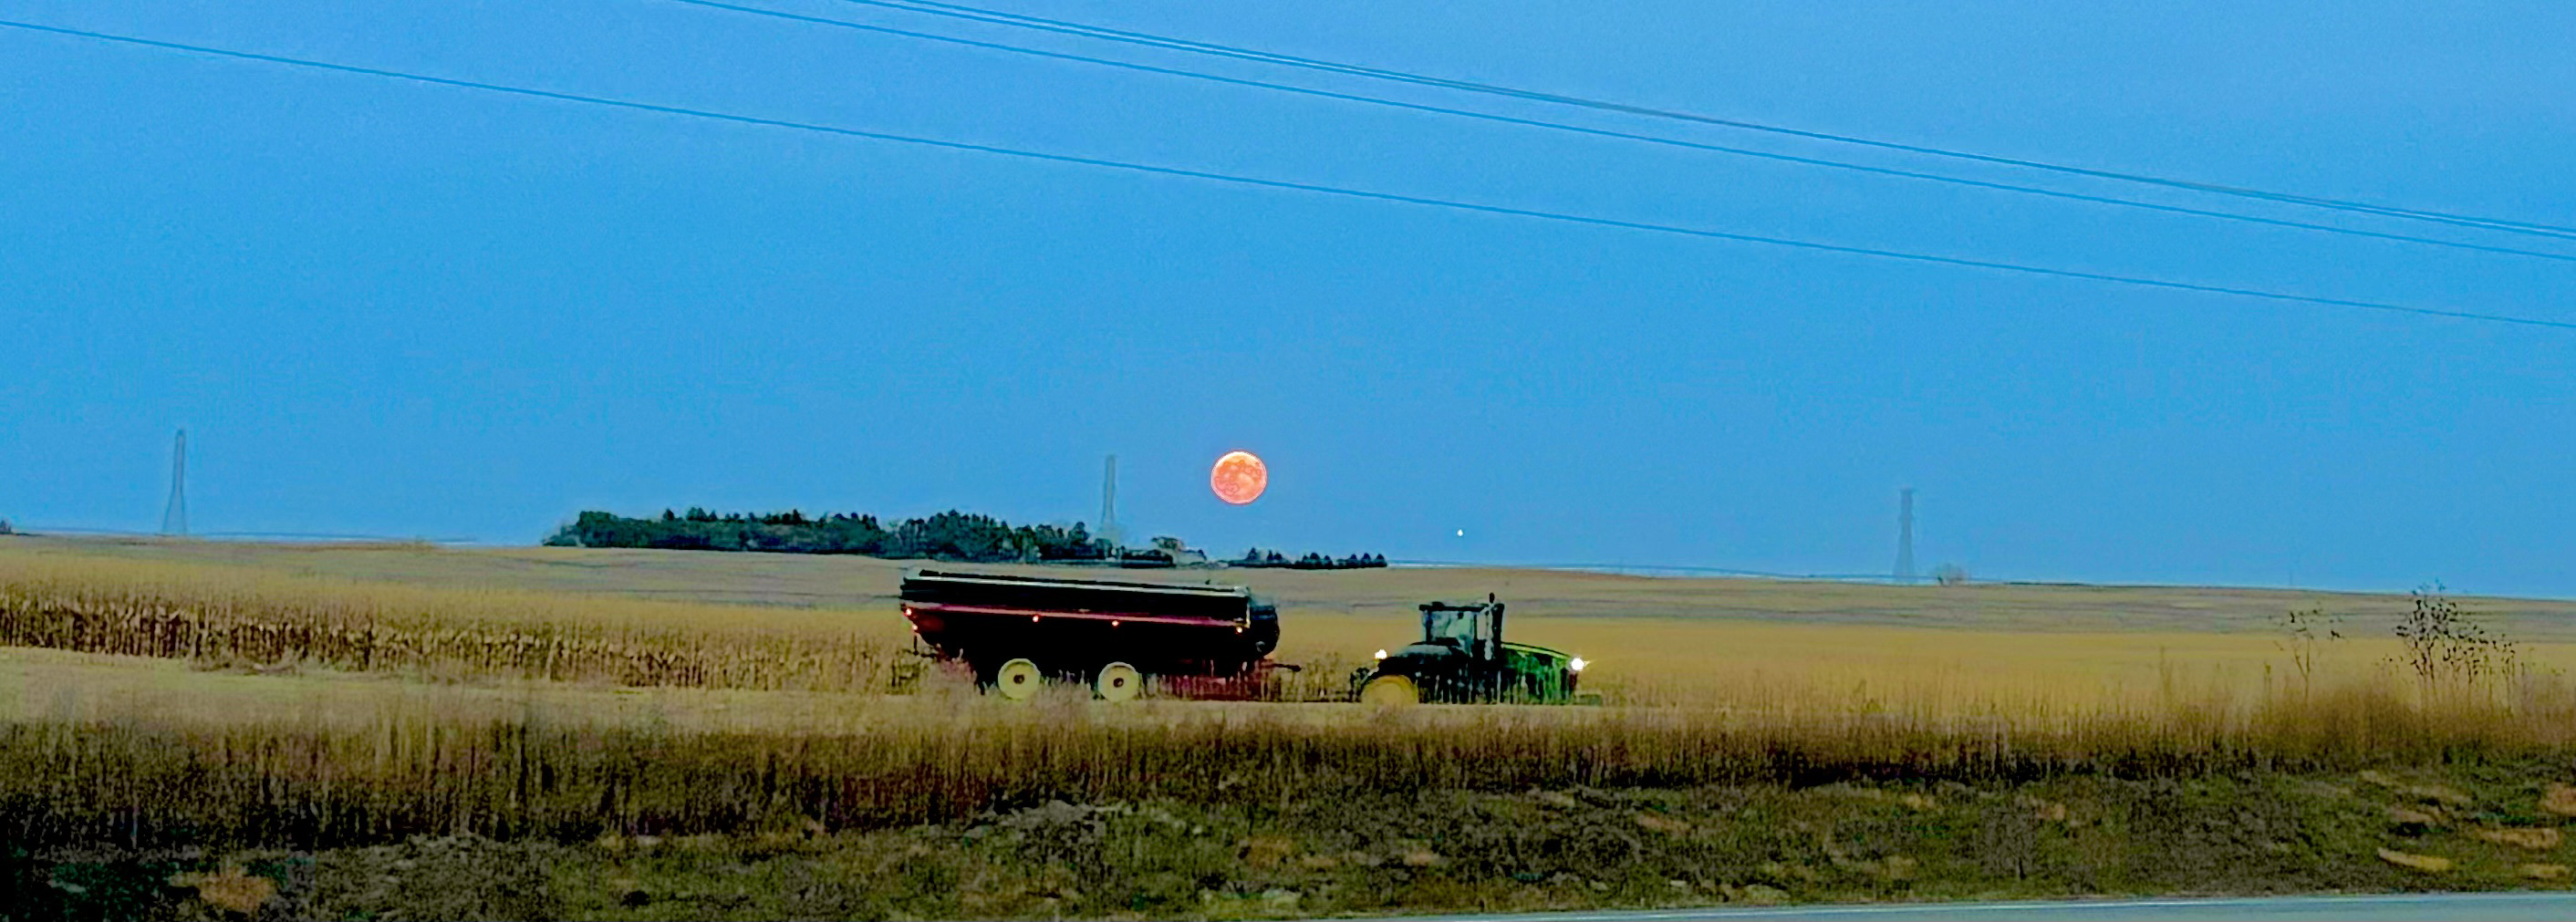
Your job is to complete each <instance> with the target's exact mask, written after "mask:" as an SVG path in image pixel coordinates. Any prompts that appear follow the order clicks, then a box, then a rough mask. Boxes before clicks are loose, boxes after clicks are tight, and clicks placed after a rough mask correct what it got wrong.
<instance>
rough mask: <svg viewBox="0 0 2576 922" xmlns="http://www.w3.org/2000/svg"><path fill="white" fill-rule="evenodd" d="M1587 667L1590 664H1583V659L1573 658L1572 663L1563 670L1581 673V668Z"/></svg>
mask: <svg viewBox="0 0 2576 922" xmlns="http://www.w3.org/2000/svg"><path fill="white" fill-rule="evenodd" d="M1587 665H1590V664H1589V663H1585V662H1584V661H1583V657H1580V656H1578V657H1575V658H1574V661H1573V662H1571V663H1567V664H1565V668H1567V669H1570V670H1573V671H1575V672H1582V671H1583V667H1585V666H1587Z"/></svg>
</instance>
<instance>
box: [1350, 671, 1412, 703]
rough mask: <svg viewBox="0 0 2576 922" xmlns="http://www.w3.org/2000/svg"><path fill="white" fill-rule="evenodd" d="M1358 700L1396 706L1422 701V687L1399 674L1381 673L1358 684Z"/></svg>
mask: <svg viewBox="0 0 2576 922" xmlns="http://www.w3.org/2000/svg"><path fill="white" fill-rule="evenodd" d="M1360 701H1362V702H1364V703H1367V704H1375V705H1382V706H1396V705H1405V704H1420V703H1422V689H1420V688H1418V687H1415V686H1414V684H1413V680H1412V679H1408V678H1405V677H1404V676H1400V675H1382V676H1378V677H1377V678H1374V679H1370V680H1368V684H1366V685H1362V686H1360Z"/></svg>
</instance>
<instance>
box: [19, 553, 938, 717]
mask: <svg viewBox="0 0 2576 922" xmlns="http://www.w3.org/2000/svg"><path fill="white" fill-rule="evenodd" d="M890 620H891V619H890V618H889V616H887V615H885V614H883V613H879V612H861V611H839V612H815V611H805V610H778V609H761V608H749V607H723V606H702V605H700V606H684V605H670V604H665V603H656V602H649V601H622V600H601V599H574V600H565V599H561V598H554V597H547V596H538V595H510V594H498V593H475V592H462V591H453V590H449V591H440V590H433V589H426V588H420V587H410V586H402V585H390V584H389V585H374V584H359V583H339V582H333V581H328V580H318V579H295V578H268V579H264V580H248V579H245V578H243V577H241V576H239V575H237V574H232V573H228V572H225V571H221V570H206V569H197V568H186V567H172V566H167V565H153V566H135V565H122V566H88V567H77V566H76V567H62V566H60V565H56V566H51V567H35V566H28V565H25V564H23V563H20V564H17V565H14V566H6V565H0V646H20V647H42V648H51V649H60V650H70V651H75V652H81V653H104V654H118V655H127V656H149V657H161V658H176V659H190V660H197V661H201V662H212V663H224V664H274V663H294V664H299V665H304V666H318V667H323V668H332V669H343V670H353V671H386V672H395V673H403V674H410V675H419V676H426V677H435V678H469V677H489V678H514V679H538V680H553V681H574V682H605V683H612V684H618V685H637V686H678V687H698V688H751V689H793V690H805V691H877V690H882V689H883V688H884V687H885V686H886V683H887V678H888V675H889V674H890V670H891V668H892V666H893V664H894V663H895V662H896V661H897V659H898V658H899V657H902V656H903V652H902V649H901V647H900V646H899V645H898V643H897V638H896V637H895V636H892V635H893V634H894V633H895V632H894V631H893V630H891V629H889V627H888V625H887V622H888V621H890Z"/></svg>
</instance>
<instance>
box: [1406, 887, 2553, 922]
mask: <svg viewBox="0 0 2576 922" xmlns="http://www.w3.org/2000/svg"><path fill="white" fill-rule="evenodd" d="M1731 919H1770V920H1793V919H1794V920H1808V922H1827V920H1833V922H1907V920H1939V922H1965V920H1969V919H2007V920H2012V922H2048V920H2058V919H2064V920H2069V922H2198V920H2219V919H2251V920H2264V922H2292V920H2308V919H2316V920H2327V919H2338V920H2341V919H2351V920H2363V922H2400V920H2426V922H2454V920H2456V922H2472V920H2475V922H2489V920H2493V922H2517V920H2566V919H2576V893H2441V894H2402V895H2395V896H2281V897H2251V898H2232V899H2135V900H2070V901H2065V902H2048V903H2038V902H2033V903H1918V904H1912V905H1888V904H1877V905H1844V906H1790V907H1779V908H1772V909H1662V910H1641V911H1634V912H1563V913H1538V914H1528V915H1492V916H1441V917H1437V919H1424V920H1420V922H1483V920H1492V922H1700V920H1709V922H1719V920H1731Z"/></svg>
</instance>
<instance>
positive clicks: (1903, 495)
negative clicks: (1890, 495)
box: [1896, 487, 1914, 583]
mask: <svg viewBox="0 0 2576 922" xmlns="http://www.w3.org/2000/svg"><path fill="white" fill-rule="evenodd" d="M1896 581H1897V582H1900V583H1910V582H1913V581H1914V488H1913V487H1905V488H1903V489H1900V490H1898V491H1896Z"/></svg>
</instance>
